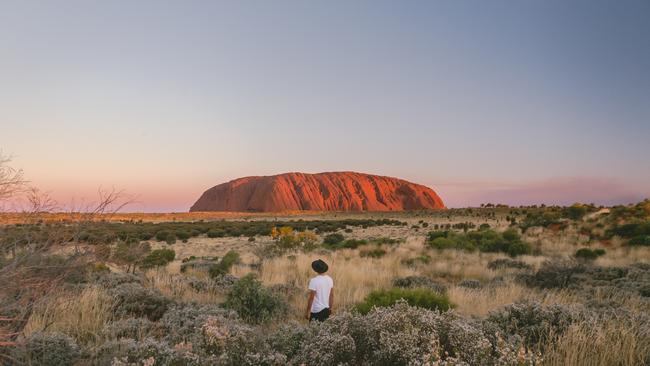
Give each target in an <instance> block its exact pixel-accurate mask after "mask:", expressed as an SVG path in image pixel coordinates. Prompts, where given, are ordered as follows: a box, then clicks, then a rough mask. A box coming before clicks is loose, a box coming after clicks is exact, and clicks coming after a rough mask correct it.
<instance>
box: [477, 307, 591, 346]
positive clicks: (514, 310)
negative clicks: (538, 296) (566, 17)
mask: <svg viewBox="0 0 650 366" xmlns="http://www.w3.org/2000/svg"><path fill="white" fill-rule="evenodd" d="M581 310H582V309H579V308H577V307H575V306H567V305H559V304H553V305H542V304H541V303H538V302H530V301H527V302H519V303H515V304H512V305H508V306H506V307H505V308H503V309H502V310H499V311H495V312H492V313H490V315H489V316H488V318H487V319H486V322H487V323H491V324H487V327H491V326H495V327H496V328H497V329H498V330H499V331H500V332H501V333H502V334H507V335H511V336H516V337H520V338H521V339H522V340H523V342H524V344H525V345H526V346H527V347H531V348H537V347H539V346H540V345H541V344H543V343H544V342H546V341H547V340H548V339H549V337H550V336H551V335H556V336H557V335H560V334H562V333H563V332H564V331H565V330H566V329H567V328H568V327H569V326H570V325H571V324H572V323H573V322H575V321H577V320H579V319H582V318H583V316H584V315H583V312H582V311H581ZM492 329H494V328H492Z"/></svg>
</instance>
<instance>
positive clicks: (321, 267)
mask: <svg viewBox="0 0 650 366" xmlns="http://www.w3.org/2000/svg"><path fill="white" fill-rule="evenodd" d="M311 268H312V269H313V270H314V271H316V272H318V273H325V272H327V270H328V268H329V267H328V266H327V263H325V262H323V260H322V259H317V260H315V261H313V262H311Z"/></svg>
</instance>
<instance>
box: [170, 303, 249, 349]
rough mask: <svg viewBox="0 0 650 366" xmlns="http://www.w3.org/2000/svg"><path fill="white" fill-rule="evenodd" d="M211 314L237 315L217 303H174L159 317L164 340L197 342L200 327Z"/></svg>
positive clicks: (233, 316) (228, 316)
mask: <svg viewBox="0 0 650 366" xmlns="http://www.w3.org/2000/svg"><path fill="white" fill-rule="evenodd" d="M211 316H220V317H225V318H229V319H236V318H237V315H236V314H235V313H234V312H232V311H229V310H225V309H223V308H221V307H219V306H217V305H198V304H174V305H172V306H171V307H170V308H169V310H168V311H167V312H166V313H165V315H163V317H162V318H161V319H160V325H161V328H162V329H163V331H164V334H165V335H164V340H165V341H167V342H168V343H170V344H178V343H181V342H185V343H192V344H199V343H200V342H201V341H202V339H203V337H202V334H201V332H202V328H203V326H204V324H205V322H206V321H207V319H208V318H209V317H211Z"/></svg>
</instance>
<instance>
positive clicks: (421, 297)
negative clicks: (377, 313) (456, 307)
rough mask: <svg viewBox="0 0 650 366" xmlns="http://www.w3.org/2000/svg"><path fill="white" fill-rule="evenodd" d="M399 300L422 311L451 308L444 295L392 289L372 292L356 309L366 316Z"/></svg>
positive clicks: (418, 290) (418, 289) (422, 289)
mask: <svg viewBox="0 0 650 366" xmlns="http://www.w3.org/2000/svg"><path fill="white" fill-rule="evenodd" d="M399 300H405V301H406V302H407V303H408V304H409V305H411V306H417V307H420V308H424V309H430V310H440V311H446V310H449V309H450V308H451V307H452V304H451V302H450V301H449V298H447V296H446V295H443V294H440V293H437V292H434V291H432V290H429V289H426V288H413V289H403V288H392V289H389V290H375V291H372V292H371V293H370V294H368V296H366V298H365V299H364V301H363V302H361V303H360V304H357V306H356V309H357V310H358V311H359V312H360V313H361V314H367V313H369V312H370V310H372V309H373V308H374V307H387V306H392V305H394V304H395V303H397V301H399Z"/></svg>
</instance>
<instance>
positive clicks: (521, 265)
mask: <svg viewBox="0 0 650 366" xmlns="http://www.w3.org/2000/svg"><path fill="white" fill-rule="evenodd" d="M487 268H488V269H491V270H493V271H494V270H497V269H504V268H514V269H531V268H532V267H531V265H529V264H527V263H525V262H522V261H518V260H514V259H510V258H499V259H495V260H493V261H490V262H488V264H487Z"/></svg>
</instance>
